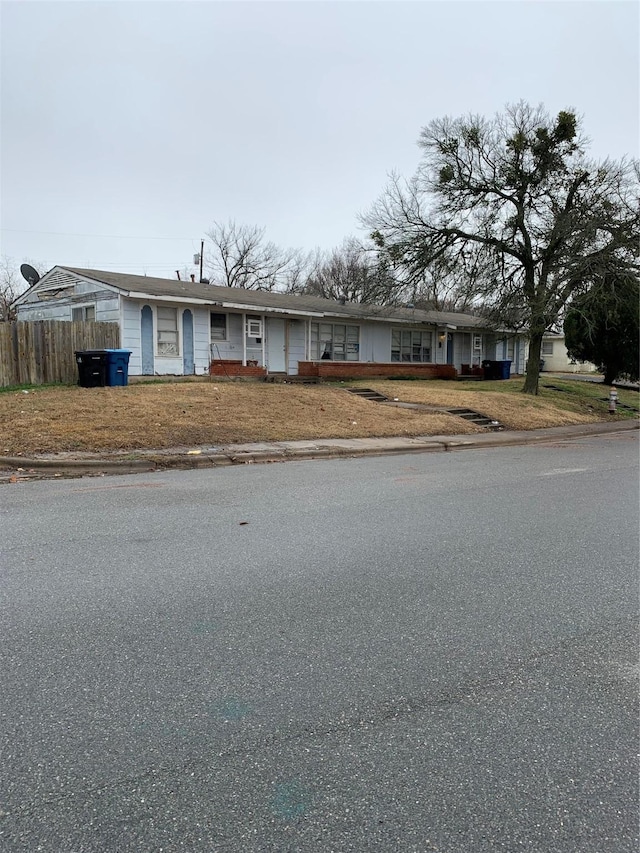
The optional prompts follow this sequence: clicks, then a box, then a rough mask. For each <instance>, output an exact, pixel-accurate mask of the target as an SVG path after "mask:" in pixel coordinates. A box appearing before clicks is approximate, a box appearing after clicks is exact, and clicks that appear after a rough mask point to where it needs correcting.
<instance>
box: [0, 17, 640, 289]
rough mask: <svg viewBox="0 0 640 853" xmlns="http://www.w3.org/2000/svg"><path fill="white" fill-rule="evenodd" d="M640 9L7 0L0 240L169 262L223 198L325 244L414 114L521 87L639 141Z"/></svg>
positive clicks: (346, 229)
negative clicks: (36, 0) (573, 109)
mask: <svg viewBox="0 0 640 853" xmlns="http://www.w3.org/2000/svg"><path fill="white" fill-rule="evenodd" d="M638 10H639V6H638V4H637V3H635V2H614V1H613V0H611V2H564V3H561V2H520V0H505V2H484V0H475V2H455V0H453V1H452V0H449V2H381V3H378V2H323V3H316V2H305V0H297V2H277V3H276V2H241V0H235V2H183V1H181V2H151V0H148V2H126V0H112V2H89V0H77V2H64V3H59V2H44V3H41V2H29V0H21V2H17V1H16V2H2V10H1V11H2V21H1V25H2V26H1V29H2V43H1V48H2V88H1V116H0V118H1V121H2V149H1V172H0V177H1V187H0V201H1V210H0V212H1V222H0V225H1V228H2V232H1V236H2V247H1V248H2V254H4V255H9V256H11V257H13V258H14V259H15V260H16V261H18V262H20V261H22V260H24V259H25V258H26V257H28V258H30V259H33V260H35V261H38V262H40V263H43V264H45V265H46V266H47V267H51V266H53V265H55V264H63V265H64V264H66V265H69V266H71V265H75V266H90V267H95V268H99V269H105V268H106V269H116V270H120V271H123V272H133V273H145V272H146V273H147V274H149V275H162V276H171V277H173V276H174V270H175V269H177V268H180V269H182V268H184V267H185V266H186V265H189V264H191V263H192V257H193V253H194V252H195V251H197V250H198V249H199V245H200V238H201V237H202V236H204V234H205V232H206V231H207V230H208V229H209V228H210V226H211V224H212V223H213V222H214V221H215V220H219V221H220V220H221V221H225V220H228V219H235V220H236V221H237V222H240V223H247V224H252V225H253V224H257V225H262V226H265V227H266V229H267V236H268V237H269V238H270V239H271V240H273V241H274V242H276V243H278V244H280V245H283V246H290V247H300V248H304V249H313V248H315V247H317V246H319V247H323V248H331V247H333V246H335V245H338V244H339V243H341V242H342V240H343V238H344V237H346V236H348V235H351V234H355V235H358V234H361V233H362V232H361V231H360V230H359V225H358V219H357V216H358V213H359V212H363V211H365V210H366V209H367V208H368V207H369V206H370V205H371V203H372V202H373V201H374V200H375V199H376V197H377V196H378V195H379V194H380V193H381V192H382V190H383V188H384V186H385V183H386V180H387V175H388V173H389V172H390V171H391V170H394V169H395V170H398V171H399V172H400V173H402V174H404V175H406V176H409V175H410V174H411V173H412V172H413V171H414V170H415V168H416V166H417V164H418V161H419V157H420V152H419V149H418V148H417V146H416V140H417V138H418V135H419V132H420V128H421V127H422V126H423V125H425V124H427V123H428V122H429V121H430V120H431V119H434V118H437V117H440V116H443V115H454V116H457V115H460V114H464V113H468V112H474V113H481V114H484V115H493V114H494V113H495V112H497V111H499V110H501V108H502V107H503V106H504V105H505V103H511V102H515V101H517V100H519V99H524V100H527V101H529V102H531V103H533V104H538V103H540V102H542V103H544V104H545V106H546V107H547V108H548V109H549V110H550V111H551V112H557V111H558V110H560V109H563V108H566V107H573V108H575V109H576V110H577V111H578V112H579V113H581V114H582V115H583V116H584V126H585V130H586V132H587V134H588V135H589V137H590V138H591V140H592V149H591V150H592V153H593V154H594V155H596V156H598V157H605V156H608V155H609V156H612V157H616V158H617V157H621V156H622V155H624V154H633V155H637V153H638V138H639V122H638V111H639V91H638V81H639V63H638V53H639V47H638V46H639V43H640V40H639V13H638ZM161 238H162V239H161Z"/></svg>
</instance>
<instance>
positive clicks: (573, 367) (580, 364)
mask: <svg viewBox="0 0 640 853" xmlns="http://www.w3.org/2000/svg"><path fill="white" fill-rule="evenodd" d="M540 357H541V358H542V360H543V361H544V367H543V368H542V369H543V370H544V371H545V372H547V371H550V372H551V373H595V372H596V369H597V368H596V366H595V364H591V362H590V361H576V360H575V359H573V358H570V357H569V353H568V352H567V345H566V343H565V339H564V335H563V334H562V333H558V332H547V333H546V334H545V336H544V337H543V338H542V350H541V353H540Z"/></svg>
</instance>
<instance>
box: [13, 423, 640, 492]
mask: <svg viewBox="0 0 640 853" xmlns="http://www.w3.org/2000/svg"><path fill="white" fill-rule="evenodd" d="M639 427H640V421H638V420H633V421H616V422H615V423H606V422H603V423H595V424H580V425H578V426H566V427H552V428H549V429H538V430H521V431H505V432H487V433H476V434H473V435H427V436H414V437H412V438H405V437H401V436H398V437H393V438H351V439H346V438H325V439H317V440H315V441H272V442H255V443H251V444H231V445H220V446H213V447H198V448H188V447H175V448H171V449H169V450H138V451H128V452H118V453H105V454H97V453H55V454H46V455H42V456H37V457H30V458H28V457H26V456H25V457H21V456H0V483H3V482H5V483H6V482H13V483H15V482H17V481H20V480H31V479H42V478H52V477H83V476H101V475H104V474H136V473H142V472H148V471H159V470H165V469H169V468H214V467H217V466H221V465H244V464H247V463H256V462H285V461H288V460H302V459H330V458H339V457H345V458H348V457H355V456H365V455H373V456H383V455H387V454H398V453H416V452H419V453H425V452H436V451H451V450H474V449H478V448H483V447H503V446H508V445H519V444H535V443H540V442H549V441H562V440H568V439H574V438H583V437H588V436H592V435H608V434H611V433H620V432H628V431H631V430H637V429H638V428H639Z"/></svg>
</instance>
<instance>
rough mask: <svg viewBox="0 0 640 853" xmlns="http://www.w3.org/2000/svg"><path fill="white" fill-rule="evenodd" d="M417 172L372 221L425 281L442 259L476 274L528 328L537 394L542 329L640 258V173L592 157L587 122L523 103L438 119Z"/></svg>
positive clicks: (473, 280) (499, 311)
mask: <svg viewBox="0 0 640 853" xmlns="http://www.w3.org/2000/svg"><path fill="white" fill-rule="evenodd" d="M419 144H420V146H421V148H422V149H423V151H424V157H423V161H422V163H421V165H420V166H419V168H418V171H417V172H416V174H415V176H414V177H413V179H411V180H410V181H406V182H405V181H402V180H401V179H400V178H399V177H393V178H392V180H391V183H390V185H389V187H388V188H387V191H386V192H385V194H384V195H383V197H382V198H381V199H380V200H379V201H378V202H377V203H376V205H374V207H373V208H372V210H371V212H370V214H369V215H368V216H367V217H365V219H364V221H365V223H366V224H367V225H368V227H370V228H371V229H373V233H372V237H373V239H374V241H375V242H376V244H377V245H378V247H379V248H380V249H381V250H383V251H385V252H387V254H388V256H389V258H390V260H391V261H392V263H394V264H395V265H396V266H398V267H400V268H402V269H403V270H404V274H405V277H406V278H407V279H408V280H415V279H416V278H419V277H420V276H421V275H423V274H424V273H425V271H428V270H430V269H431V267H432V265H433V264H434V263H436V262H439V263H444V264H445V266H446V268H448V269H450V270H455V269H456V267H458V269H459V271H460V276H461V278H463V276H464V275H465V274H468V273H469V270H472V274H471V276H470V278H469V279H468V281H467V282H466V284H465V285H464V287H465V288H468V292H470V293H473V294H475V295H476V297H477V298H480V299H482V300H483V301H485V302H487V303H491V304H492V305H493V306H494V309H495V314H496V316H497V317H502V318H505V317H509V316H512V317H513V316H516V317H519V318H521V319H522V322H523V323H524V325H525V327H526V328H527V329H528V333H529V361H528V365H527V374H526V378H525V385H524V389H523V390H524V391H525V392H526V393H530V394H537V391H538V377H539V359H540V350H541V344H542V336H543V335H544V333H545V331H546V330H547V329H548V328H550V327H551V326H553V325H554V324H555V323H556V322H557V320H558V318H559V317H560V315H561V314H562V312H563V310H564V308H565V305H566V304H567V302H568V301H569V299H570V298H571V297H572V296H573V295H574V294H575V293H577V292H580V291H581V290H582V289H584V287H585V281H586V280H587V279H588V277H589V272H590V270H592V269H593V268H594V267H597V268H602V267H603V266H604V267H606V266H607V265H610V264H613V263H616V264H619V263H632V262H634V259H636V260H637V256H638V246H639V241H640V219H639V212H640V209H639V206H638V186H639V182H638V173H637V167H636V165H635V164H633V163H630V162H628V161H625V160H623V161H621V162H618V163H616V162H611V161H604V162H602V163H594V162H591V161H589V160H587V158H586V154H585V151H586V141H585V140H584V139H582V138H581V136H580V121H579V119H578V118H577V116H576V115H575V113H573V112H571V111H563V112H560V113H559V114H558V115H557V117H555V118H551V117H550V116H549V115H548V113H546V112H545V111H544V110H543V109H542V108H541V107H538V108H533V107H531V106H529V105H528V104H525V103H519V104H517V105H515V106H512V107H507V109H506V110H505V112H504V113H503V114H501V115H498V116H496V117H495V118H494V119H493V120H486V119H484V118H482V117H480V116H470V117H465V118H458V119H450V118H445V119H438V120H436V121H433V122H432V123H431V124H429V125H428V126H427V127H425V128H424V129H423V131H422V134H421V137H420V142H419Z"/></svg>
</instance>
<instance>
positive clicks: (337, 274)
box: [297, 237, 411, 305]
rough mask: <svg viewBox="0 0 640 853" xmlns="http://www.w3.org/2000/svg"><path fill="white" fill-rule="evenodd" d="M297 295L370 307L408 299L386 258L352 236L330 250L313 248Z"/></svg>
mask: <svg viewBox="0 0 640 853" xmlns="http://www.w3.org/2000/svg"><path fill="white" fill-rule="evenodd" d="M297 292H299V293H306V294H309V295H313V296H320V297H322V298H324V299H336V300H341V301H342V300H344V301H345V302H364V303H368V304H371V305H390V304H397V303H399V302H401V301H402V300H403V299H404V298H407V299H410V297H411V293H410V291H409V290H407V289H406V288H402V287H401V286H400V284H399V282H398V281H397V279H396V277H395V276H394V274H393V270H392V269H391V266H390V264H389V262H388V259H387V258H386V256H382V257H381V256H380V255H379V253H378V252H377V251H376V250H375V249H368V248H366V247H365V246H363V245H362V244H361V243H360V242H359V241H358V240H356V239H354V238H353V237H349V238H347V239H346V240H344V242H343V243H342V245H341V246H339V247H338V248H335V249H332V250H331V251H322V250H321V249H316V251H315V253H314V254H313V255H312V257H311V259H310V261H309V269H308V272H307V275H306V277H304V278H301V281H300V286H299V287H298V289H297Z"/></svg>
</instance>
